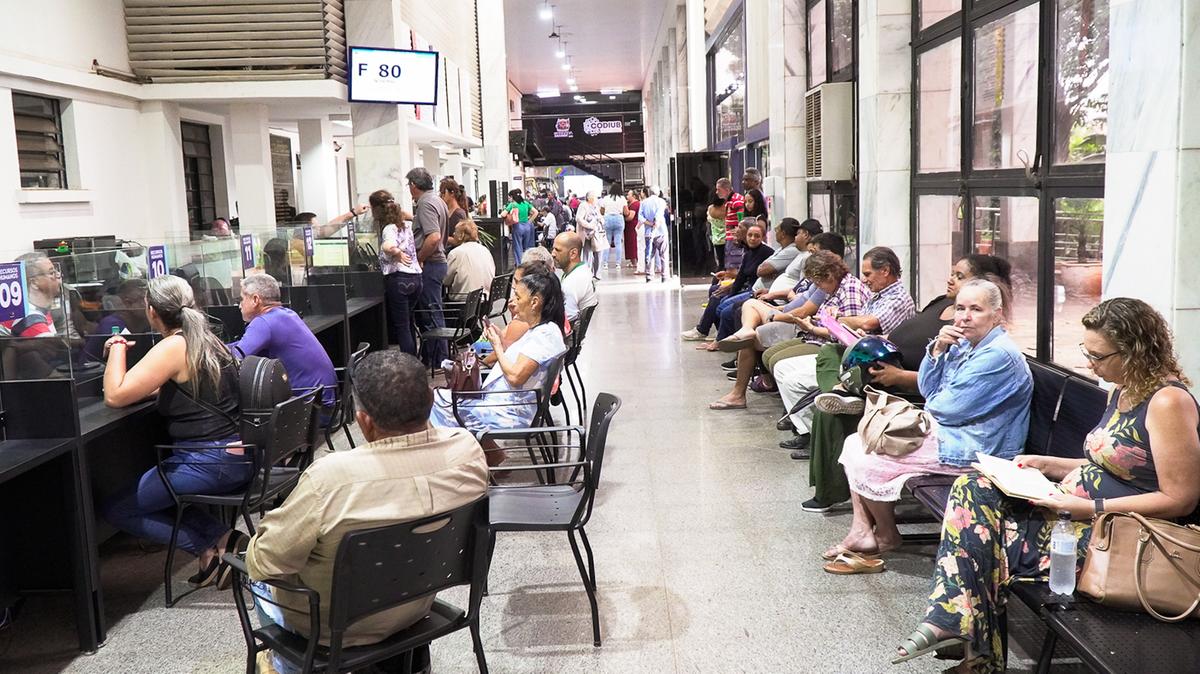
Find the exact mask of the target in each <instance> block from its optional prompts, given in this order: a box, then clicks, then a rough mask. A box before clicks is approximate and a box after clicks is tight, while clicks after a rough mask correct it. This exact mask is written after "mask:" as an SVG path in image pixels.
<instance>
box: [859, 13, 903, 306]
mask: <svg viewBox="0 0 1200 674" xmlns="http://www.w3.org/2000/svg"><path fill="white" fill-rule="evenodd" d="M858 17H859V18H858V21H859V26H858V37H859V43H858V44H859V47H858V54H859V56H858V64H859V65H858V129H859V132H858V190H859V199H858V203H859V206H858V209H859V210H858V223H859V249H860V251H862V252H865V251H867V250H868V249H870V248H871V247H872V246H888V247H890V248H891V249H892V250H894V251H896V255H898V256H899V257H900V259H901V260H908V259H910V251H911V249H912V245H911V242H910V241H909V224H910V220H909V209H910V204H909V201H910V198H909V194H910V192H909V187H910V180H911V177H910V174H911V171H910V166H911V161H912V158H911V154H910V145H911V143H910V142H909V138H910V136H909V129H910V125H911V118H912V114H911V107H910V106H911V101H912V67H911V63H912V60H911V53H912V52H911V48H910V47H909V40H910V38H911V36H912V32H911V30H912V16H911V8H910V6H909V5H908V4H906V3H897V2H888V1H887V0H863V2H861V3H860V4H859V9H858ZM904 279H905V282H906V283H907V284H909V286H910V289H911V284H912V277H911V275H908V274H906V275H905V276H904Z"/></svg>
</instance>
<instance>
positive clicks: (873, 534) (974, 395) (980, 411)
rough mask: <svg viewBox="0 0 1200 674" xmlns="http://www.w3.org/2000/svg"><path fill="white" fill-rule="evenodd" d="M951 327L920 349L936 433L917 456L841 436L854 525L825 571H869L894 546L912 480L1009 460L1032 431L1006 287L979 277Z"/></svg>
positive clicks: (963, 295)
mask: <svg viewBox="0 0 1200 674" xmlns="http://www.w3.org/2000/svg"><path fill="white" fill-rule="evenodd" d="M954 306H955V310H954V322H953V323H952V324H951V325H947V326H945V327H943V328H942V329H941V331H939V332H938V336H937V338H936V339H934V340H933V341H932V342H930V344H929V346H928V347H927V349H926V353H925V357H924V358H923V359H922V361H921V368H920V370H919V372H918V375H917V384H918V387H919V388H920V390H921V395H923V396H924V397H925V411H926V412H928V413H929V415H930V416H931V417H932V418H933V421H934V428H933V429H932V430H931V431H930V433H929V435H928V436H927V437H926V438H925V442H924V444H923V445H922V446H921V447H920V448H918V449H917V450H915V451H913V452H911V453H909V454H905V455H904V456H899V457H894V456H888V455H886V454H874V453H868V452H867V451H866V450H865V448H864V446H863V443H862V441H861V439H860V438H859V436H858V435H857V434H854V435H851V436H850V437H848V438H846V442H845V445H843V448H842V456H841V459H840V461H841V463H842V465H843V466H844V467H845V468H846V478H847V480H848V481H849V483H850V491H851V497H850V501H851V503H852V504H853V506H854V520H853V522H852V523H851V526H850V532H849V533H848V534H846V537H845V538H844V539H842V542H841V543H839V544H838V545H835V546H833V547H832V548H830V549H829V550H827V551H826V552H825V554H824V555H823V557H824V558H825V559H827V560H829V561H830V562H831V563H830V564H827V565H826V566H825V570H826V571H828V572H829V573H836V574H852V573H875V572H879V571H882V570H883V561H882V560H879V559H878V558H877V557H878V555H879V553H881V552H887V551H888V550H892V549H894V548H896V547H899V545H900V531H899V530H898V529H897V528H896V519H895V504H896V501H898V500H900V493H901V490H902V489H903V488H904V483H905V482H907V481H908V479H909V478H910V477H913V476H916V475H931V474H932V475H958V474H961V473H966V472H967V471H969V470H970V466H971V462H972V461H974V460H975V458H976V456H975V455H976V453H983V454H990V455H993V456H999V457H1002V458H1012V457H1014V456H1016V455H1017V453H1018V452H1020V451H1021V447H1023V446H1024V444H1025V436H1026V434H1027V433H1028V430H1029V401H1030V398H1031V397H1032V395H1033V379H1032V377H1031V375H1030V374H1029V366H1028V365H1026V364H1025V357H1024V356H1022V355H1021V352H1020V350H1019V349H1018V348H1017V345H1016V344H1015V343H1013V341H1012V339H1011V338H1009V336H1008V332H1007V331H1006V330H1005V328H1004V325H1005V323H1006V322H1007V320H1008V315H1009V307H1010V306H1011V301H1010V296H1009V294H1008V288H1007V286H1004V285H1003V284H1002V283H998V282H993V281H990V280H987V279H986V278H983V279H980V278H976V279H972V280H970V281H968V282H966V283H964V284H963V285H962V288H961V289H960V290H959V292H958V296H957V298H956V299H955V304H954Z"/></svg>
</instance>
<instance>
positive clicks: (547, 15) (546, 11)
mask: <svg viewBox="0 0 1200 674" xmlns="http://www.w3.org/2000/svg"><path fill="white" fill-rule="evenodd" d="M538 16H539V17H541V19H542V20H543V21H549V20H550V19H552V18H553V17H554V11H553V10H551V9H550V5H549V3H547V4H545V5H542V8H541V9H540V10H538Z"/></svg>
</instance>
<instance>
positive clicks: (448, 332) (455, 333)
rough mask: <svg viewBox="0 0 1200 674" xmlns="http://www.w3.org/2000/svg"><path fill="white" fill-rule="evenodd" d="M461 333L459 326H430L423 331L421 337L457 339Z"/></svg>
mask: <svg viewBox="0 0 1200 674" xmlns="http://www.w3.org/2000/svg"><path fill="white" fill-rule="evenodd" d="M460 335H462V332H461V331H460V330H459V329H458V328H430V329H428V330H426V331H424V332H422V333H421V339H456V338H458V337H459V336H460Z"/></svg>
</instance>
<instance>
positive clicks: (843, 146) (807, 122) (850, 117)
mask: <svg viewBox="0 0 1200 674" xmlns="http://www.w3.org/2000/svg"><path fill="white" fill-rule="evenodd" d="M853 163H854V84H853V83H852V82H834V83H831V84H821V85H818V86H816V87H813V88H812V89H811V90H809V92H808V93H807V94H805V95H804V177H805V178H806V179H808V180H809V181H810V182H825V181H831V180H850V179H851V178H853V177H854V176H853V175H852V168H853Z"/></svg>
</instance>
